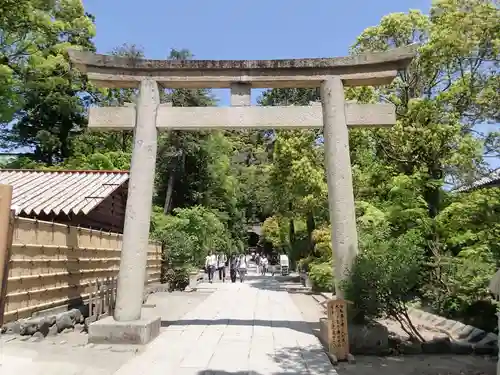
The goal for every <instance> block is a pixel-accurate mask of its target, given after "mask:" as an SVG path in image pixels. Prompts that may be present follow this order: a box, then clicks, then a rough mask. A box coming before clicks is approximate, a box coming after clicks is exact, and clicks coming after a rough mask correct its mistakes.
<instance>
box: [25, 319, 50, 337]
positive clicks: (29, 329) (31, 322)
mask: <svg viewBox="0 0 500 375" xmlns="http://www.w3.org/2000/svg"><path fill="white" fill-rule="evenodd" d="M44 323H45V319H44V318H34V319H28V320H25V321H23V322H22V323H21V332H20V334H21V336H32V335H34V334H35V332H37V331H38V327H39V326H41V325H42V324H44Z"/></svg>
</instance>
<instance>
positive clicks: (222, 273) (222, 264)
mask: <svg viewBox="0 0 500 375" xmlns="http://www.w3.org/2000/svg"><path fill="white" fill-rule="evenodd" d="M226 262H227V256H226V254H224V253H223V252H220V253H219V255H217V269H218V270H219V280H221V281H222V282H223V283H224V282H225V281H226Z"/></svg>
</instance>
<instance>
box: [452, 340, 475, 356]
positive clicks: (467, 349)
mask: <svg viewBox="0 0 500 375" xmlns="http://www.w3.org/2000/svg"><path fill="white" fill-rule="evenodd" d="M450 350H451V352H452V353H453V354H472V353H473V352H474V348H473V346H472V344H470V343H468V342H465V341H452V342H451V344H450Z"/></svg>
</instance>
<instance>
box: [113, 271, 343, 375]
mask: <svg viewBox="0 0 500 375" xmlns="http://www.w3.org/2000/svg"><path fill="white" fill-rule="evenodd" d="M275 285H276V282H274V281H273V280H272V278H271V277H270V276H268V277H264V278H262V277H257V276H252V275H249V279H248V280H246V281H245V282H244V283H239V282H237V283H235V284H232V283H225V284H222V283H214V284H210V285H201V287H202V288H203V287H211V288H216V289H217V290H216V291H215V292H214V293H213V294H211V295H210V296H209V297H208V298H207V299H206V300H204V301H203V302H202V303H201V304H199V305H198V306H197V307H196V308H195V309H194V310H192V311H190V312H189V313H187V314H186V315H185V316H184V317H183V318H182V319H181V320H178V321H172V322H165V323H164V324H166V325H168V328H167V329H166V330H165V331H164V332H162V333H161V334H160V336H159V337H158V338H157V339H156V340H154V341H153V342H152V343H150V344H149V346H148V348H147V349H146V350H145V351H144V352H143V353H141V354H139V355H138V356H136V357H134V358H133V359H132V360H130V361H129V362H127V363H126V364H125V365H123V366H122V367H121V368H120V369H119V370H118V371H117V372H116V373H115V374H116V375H132V374H133V375H136V374H140V373H147V374H148V375H156V374H162V375H164V374H175V375H188V374H189V375H216V374H220V375H223V374H225V375H230V374H231V375H246V374H253V375H281V374H301V375H307V374H325V375H327V374H332V375H333V374H337V372H336V371H335V370H334V368H333V366H332V365H331V363H330V361H329V360H328V357H327V356H326V354H325V353H324V351H323V348H322V346H321V344H320V342H319V340H318V339H317V338H316V337H315V336H314V335H313V334H312V332H311V330H310V327H309V325H308V323H306V322H304V319H303V318H302V315H301V313H300V311H299V310H298V309H297V307H296V305H295V304H294V302H293V301H292V299H291V298H290V296H289V295H288V293H287V292H284V291H279V290H277V289H276V288H274V286H275Z"/></svg>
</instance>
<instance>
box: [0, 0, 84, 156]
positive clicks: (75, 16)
mask: <svg viewBox="0 0 500 375" xmlns="http://www.w3.org/2000/svg"><path fill="white" fill-rule="evenodd" d="M2 4H3V5H2V13H0V19H2V22H3V23H2V26H1V31H2V34H3V36H4V37H2V42H3V43H4V45H2V46H1V52H0V53H1V56H0V61H1V62H2V64H3V65H2V66H3V67H2V70H3V71H5V70H6V69H10V75H7V76H8V79H9V80H10V82H12V83H13V86H10V87H11V89H8V86H6V87H7V89H8V90H11V91H12V90H14V91H15V92H16V94H17V99H18V100H17V101H18V102H20V103H22V107H21V108H19V109H17V111H16V112H15V114H14V118H13V119H14V122H13V124H11V125H7V126H4V129H5V130H4V132H3V141H4V143H5V145H6V146H10V147H14V148H17V147H28V148H30V149H32V150H33V157H34V159H35V160H38V161H43V162H44V163H47V164H52V163H54V162H57V161H60V160H62V159H63V158H66V157H68V156H70V154H71V138H72V137H73V136H74V135H76V134H78V133H80V132H81V131H82V129H83V128H84V127H85V125H86V118H85V107H86V105H87V104H88V101H89V100H90V97H89V95H88V94H86V86H87V82H86V79H85V76H82V75H80V74H79V73H78V72H77V71H74V70H72V69H70V65H69V62H68V59H67V56H66V53H65V51H66V49H67V48H68V47H72V48H83V49H88V50H94V45H93V43H92V41H91V39H92V37H93V36H94V25H93V18H92V16H90V15H88V14H86V13H85V11H84V9H83V5H82V3H81V1H77V0H66V1H59V2H42V1H21V4H19V3H14V2H10V1H7V3H5V4H4V3H2ZM9 10H10V11H13V13H12V14H11V13H7V12H9ZM11 15H12V16H14V19H13V20H8V18H9V17H10V16H11ZM6 67H7V68H6ZM4 77H6V76H4ZM21 82H22V84H21ZM7 98H9V96H7ZM8 100H10V99H8Z"/></svg>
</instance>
